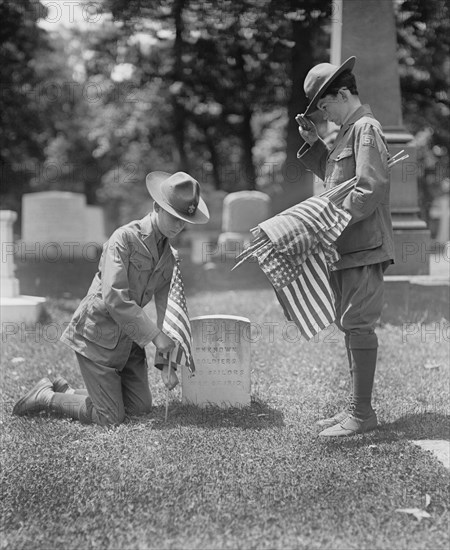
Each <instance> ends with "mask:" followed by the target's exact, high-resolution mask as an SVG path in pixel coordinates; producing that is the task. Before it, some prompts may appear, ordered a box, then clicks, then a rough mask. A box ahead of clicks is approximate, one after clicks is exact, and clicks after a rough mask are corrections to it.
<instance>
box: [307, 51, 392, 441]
mask: <svg viewBox="0 0 450 550" xmlns="http://www.w3.org/2000/svg"><path fill="white" fill-rule="evenodd" d="M355 61H356V58H355V57H351V58H349V59H347V61H345V62H344V63H343V64H342V65H341V66H340V67H338V66H335V65H332V64H330V63H321V64H320V65H317V66H315V67H313V68H312V69H311V70H310V71H309V73H308V74H307V76H306V79H305V83H304V89H305V93H306V96H307V97H308V99H310V104H309V105H308V108H307V109H306V112H305V115H303V116H300V117H297V121H298V123H299V125H300V128H299V132H300V135H301V136H302V138H303V139H304V140H305V142H306V143H305V144H304V145H303V146H302V147H301V149H300V151H299V152H298V158H299V159H300V160H301V162H302V163H303V164H304V165H305V166H306V167H307V168H309V169H310V170H312V171H313V172H314V173H315V174H316V175H317V176H319V177H320V178H321V179H323V180H324V184H325V186H326V188H327V189H329V188H330V187H333V186H336V185H338V184H340V183H342V182H344V181H346V180H348V179H350V178H353V177H355V176H356V184H355V186H354V188H353V189H352V191H351V192H350V193H349V194H348V196H347V197H346V199H345V201H344V204H343V208H344V209H346V210H347V211H348V212H350V214H351V215H352V220H351V222H350V224H349V226H348V227H347V228H346V229H345V230H344V231H343V233H342V235H341V236H340V237H339V239H338V241H337V250H338V252H339V253H340V255H341V259H340V260H339V262H338V263H337V264H335V266H334V267H335V271H332V272H331V284H332V287H333V291H334V294H335V302H336V312H337V324H338V326H339V328H340V329H341V330H342V331H343V332H344V335H345V344H346V347H347V355H348V361H349V366H350V375H351V377H352V385H353V392H352V397H351V403H350V406H349V407H348V408H346V409H345V410H344V411H341V412H339V413H338V414H336V415H335V416H333V417H331V418H326V419H324V420H320V421H319V422H318V424H319V425H320V426H321V427H324V428H326V429H325V430H323V431H322V432H321V433H320V435H321V436H324V437H336V436H348V435H354V434H357V433H361V432H365V431H367V430H372V429H374V428H376V427H377V417H376V414H375V411H374V410H373V409H372V405H371V396H372V387H373V380H374V374H375V366H376V360H377V347H378V340H377V335H376V334H375V326H376V323H377V321H378V319H379V317H380V314H381V309H382V305H383V272H384V271H385V269H386V268H387V267H388V266H389V264H391V263H392V262H393V259H394V246H393V232H392V223H391V216H390V208H389V174H388V166H387V161H388V151H387V147H386V142H385V138H384V136H383V132H382V129H381V126H380V123H379V122H378V121H377V120H376V119H375V118H374V116H373V114H372V112H371V110H370V107H369V106H368V105H362V104H361V101H360V100H359V97H358V91H357V88H356V81H355V77H354V75H353V74H352V69H353V66H354V64H355ZM317 109H319V110H320V111H321V112H322V113H323V115H324V117H325V119H326V120H330V121H331V122H334V123H335V124H337V125H338V126H340V130H339V133H338V134H337V137H336V140H335V142H334V144H333V146H332V147H331V148H328V147H327V146H326V145H325V143H324V142H323V141H322V140H321V139H320V138H319V137H318V134H317V130H316V127H315V125H314V124H313V123H312V122H311V121H310V120H309V119H308V118H307V115H308V114H310V113H312V112H313V111H315V110H317Z"/></svg>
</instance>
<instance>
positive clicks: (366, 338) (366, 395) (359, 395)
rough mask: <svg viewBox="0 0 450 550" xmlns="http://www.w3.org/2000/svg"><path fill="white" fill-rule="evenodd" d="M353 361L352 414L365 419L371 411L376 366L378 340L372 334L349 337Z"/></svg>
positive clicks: (351, 335)
mask: <svg viewBox="0 0 450 550" xmlns="http://www.w3.org/2000/svg"><path fill="white" fill-rule="evenodd" d="M349 347H350V351H351V356H352V361H353V367H352V370H353V406H354V414H355V416H358V417H365V416H367V415H368V414H370V412H371V411H372V389H373V381H374V377H375V368H376V365H377V349H378V338H377V335H376V334H375V333H374V332H370V333H367V334H353V333H350V335H349Z"/></svg>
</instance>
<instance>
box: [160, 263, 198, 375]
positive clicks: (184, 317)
mask: <svg viewBox="0 0 450 550" xmlns="http://www.w3.org/2000/svg"><path fill="white" fill-rule="evenodd" d="M163 331H164V332H165V333H166V334H167V335H168V336H169V337H171V338H172V339H173V340H175V342H177V343H178V344H179V345H178V346H177V351H176V354H175V353H174V354H173V355H172V360H174V361H175V363H176V364H177V365H186V366H187V367H188V368H189V369H190V371H191V372H194V370H195V365H194V361H193V359H192V332H191V325H190V321H189V315H188V311H187V304H186V298H185V295H184V284H183V278H182V276H181V271H180V269H179V265H178V261H176V262H175V266H174V269H173V273H172V280H171V283H170V290H169V295H168V298H167V306H166V313H165V316H164V322H163ZM163 355H164V357H165V358H166V359H167V360H169V357H170V354H169V353H167V354H163Z"/></svg>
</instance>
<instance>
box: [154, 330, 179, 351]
mask: <svg viewBox="0 0 450 550" xmlns="http://www.w3.org/2000/svg"><path fill="white" fill-rule="evenodd" d="M152 342H153V343H154V344H155V347H156V348H157V350H158V351H160V352H161V353H167V352H169V351H172V350H173V348H174V347H175V342H174V341H173V340H172V338H169V337H168V336H167V335H166V334H164V332H160V333H159V334H157V335H156V336H155V337H154V338H153V340H152Z"/></svg>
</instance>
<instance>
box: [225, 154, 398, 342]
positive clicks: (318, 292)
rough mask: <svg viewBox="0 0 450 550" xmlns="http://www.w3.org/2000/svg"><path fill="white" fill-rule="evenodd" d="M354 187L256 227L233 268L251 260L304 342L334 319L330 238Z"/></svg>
mask: <svg viewBox="0 0 450 550" xmlns="http://www.w3.org/2000/svg"><path fill="white" fill-rule="evenodd" d="M402 153H403V151H400V152H399V153H397V155H395V156H394V157H392V158H391V159H390V161H389V162H388V166H389V167H391V166H393V165H394V164H395V163H397V162H400V161H401V160H404V159H405V158H407V157H408V155H404V156H402V157H400V155H401V154H402ZM355 183H356V177H355V178H352V179H350V180H348V181H346V182H344V183H341V184H340V185H337V186H335V187H333V188H332V189H329V190H327V191H325V192H324V193H322V194H320V195H318V196H316V197H310V198H309V199H306V200H305V201H303V202H301V203H299V204H297V205H296V206H293V207H292V208H289V209H288V210H285V211H284V212H281V213H280V214H278V215H277V216H274V217H273V218H270V219H268V220H266V221H264V222H262V223H260V224H259V225H258V227H256V228H255V229H253V230H252V232H253V234H254V236H255V238H254V239H253V241H252V243H251V244H250V245H249V246H248V247H247V248H246V249H245V250H244V251H243V252H242V253H241V254H240V255H239V256H238V257H237V263H236V265H235V266H234V267H233V269H236V267H238V266H239V265H241V264H242V263H243V262H244V261H245V260H248V259H250V258H256V259H257V261H258V264H259V266H260V268H261V269H262V270H263V271H264V273H265V274H266V276H267V277H268V279H269V281H270V282H271V284H272V286H273V288H274V290H275V294H276V296H277V298H278V301H279V302H280V304H281V306H282V308H283V311H284V314H285V317H286V318H287V319H288V320H289V321H293V322H295V324H296V325H297V327H298V328H299V330H300V332H301V334H302V335H303V336H304V338H305V339H306V340H310V339H311V338H313V337H314V336H315V335H316V334H318V333H319V332H320V331H321V330H323V329H325V328H326V327H327V326H329V325H330V324H331V323H333V321H334V320H335V316H336V312H335V308H334V299H333V292H332V289H331V285H330V281H329V268H330V266H331V265H332V264H334V263H335V262H337V261H338V260H339V254H338V252H337V250H336V245H335V243H336V239H337V238H338V237H339V236H340V235H341V233H342V231H344V229H345V228H346V227H347V225H348V224H349V222H350V220H351V215H350V214H349V213H348V212H346V211H345V210H343V209H342V203H343V201H344V199H345V197H346V196H347V194H348V192H349V191H350V190H351V189H352V188H353V186H354V184H355Z"/></svg>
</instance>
